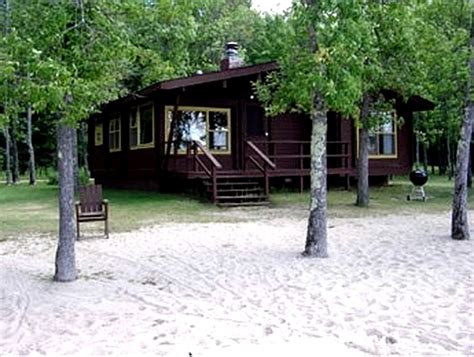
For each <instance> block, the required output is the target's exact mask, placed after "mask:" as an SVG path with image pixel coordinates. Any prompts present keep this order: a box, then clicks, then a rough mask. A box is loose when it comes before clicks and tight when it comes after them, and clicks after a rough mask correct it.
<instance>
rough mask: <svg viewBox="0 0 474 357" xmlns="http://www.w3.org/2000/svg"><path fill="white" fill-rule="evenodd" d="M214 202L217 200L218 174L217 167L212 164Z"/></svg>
mask: <svg viewBox="0 0 474 357" xmlns="http://www.w3.org/2000/svg"><path fill="white" fill-rule="evenodd" d="M211 170H212V171H211V172H212V203H216V202H217V175H216V168H215V167H214V166H212V168H211Z"/></svg>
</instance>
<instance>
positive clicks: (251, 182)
mask: <svg viewBox="0 0 474 357" xmlns="http://www.w3.org/2000/svg"><path fill="white" fill-rule="evenodd" d="M204 186H205V188H206V192H207V194H208V196H209V198H211V199H212V192H213V186H212V182H211V181H210V180H206V181H204ZM216 191H217V192H216V193H217V195H216V202H215V203H216V204H217V205H218V206H227V207H238V206H263V205H268V203H269V201H268V196H267V195H265V188H264V184H263V180H260V179H259V178H255V177H252V178H247V177H242V176H224V177H221V176H218V177H217V182H216Z"/></svg>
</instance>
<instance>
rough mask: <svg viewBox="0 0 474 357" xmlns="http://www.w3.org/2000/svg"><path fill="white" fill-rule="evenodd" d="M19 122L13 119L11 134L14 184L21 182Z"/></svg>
mask: <svg viewBox="0 0 474 357" xmlns="http://www.w3.org/2000/svg"><path fill="white" fill-rule="evenodd" d="M16 125H17V123H16V119H13V120H12V132H11V136H10V140H11V143H12V148H11V153H12V159H13V160H12V161H13V162H12V164H13V171H12V173H13V174H12V182H13V184H17V183H20V162H19V159H18V142H17V140H16V137H17V126H16Z"/></svg>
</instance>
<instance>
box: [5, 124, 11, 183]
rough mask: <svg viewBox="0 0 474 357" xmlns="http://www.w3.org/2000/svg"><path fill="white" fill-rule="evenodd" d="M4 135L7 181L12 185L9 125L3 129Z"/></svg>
mask: <svg viewBox="0 0 474 357" xmlns="http://www.w3.org/2000/svg"><path fill="white" fill-rule="evenodd" d="M3 135H4V136H5V183H6V184H7V185H11V183H12V164H11V153H10V147H11V146H10V144H11V142H10V130H9V129H8V127H5V128H4V129H3Z"/></svg>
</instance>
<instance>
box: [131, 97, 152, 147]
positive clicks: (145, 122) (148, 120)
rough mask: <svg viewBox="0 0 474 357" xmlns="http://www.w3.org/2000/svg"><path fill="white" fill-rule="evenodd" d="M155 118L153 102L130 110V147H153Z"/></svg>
mask: <svg viewBox="0 0 474 357" xmlns="http://www.w3.org/2000/svg"><path fill="white" fill-rule="evenodd" d="M154 132H155V120H154V113H153V104H151V103H150V104H145V105H141V106H139V107H136V108H132V109H131V111H130V148H131V149H140V148H151V147H154V139H155V133H154Z"/></svg>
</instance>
